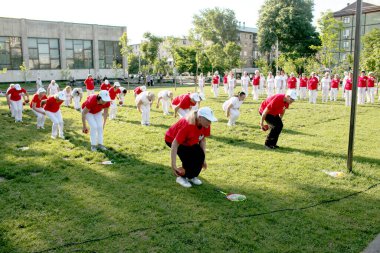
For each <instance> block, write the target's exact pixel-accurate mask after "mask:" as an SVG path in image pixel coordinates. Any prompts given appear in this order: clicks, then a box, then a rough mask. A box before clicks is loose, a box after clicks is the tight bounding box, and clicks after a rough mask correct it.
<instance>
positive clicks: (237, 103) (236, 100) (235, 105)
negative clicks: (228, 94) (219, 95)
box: [222, 97, 243, 111]
mask: <svg viewBox="0 0 380 253" xmlns="http://www.w3.org/2000/svg"><path fill="white" fill-rule="evenodd" d="M231 104H232V109H239V108H240V106H241V105H242V104H243V101H240V100H239V98H238V97H232V98H230V99H228V100H227V101H226V102H224V103H223V106H222V108H223V111H227V108H228V107H229V106H230V105H231Z"/></svg>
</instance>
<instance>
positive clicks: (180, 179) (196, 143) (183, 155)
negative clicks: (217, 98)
mask: <svg viewBox="0 0 380 253" xmlns="http://www.w3.org/2000/svg"><path fill="white" fill-rule="evenodd" d="M215 121H217V119H216V118H215V116H214V113H213V112H212V110H211V109H210V108H209V107H202V108H200V109H199V110H198V111H192V112H190V113H189V114H187V115H186V117H184V118H182V119H180V120H179V121H178V122H177V123H175V124H174V125H173V126H171V127H170V128H169V130H168V131H167V132H166V134H165V143H166V144H167V145H168V146H169V147H170V148H171V153H170V158H171V168H172V170H173V174H174V175H175V176H176V177H177V179H176V182H177V183H178V184H180V185H181V186H183V187H191V183H193V184H195V185H201V184H202V181H201V180H199V179H198V175H199V173H200V172H201V170H202V168H203V169H207V163H206V137H208V136H210V134H211V129H210V127H211V123H212V122H215ZM177 155H178V156H179V159H180V160H181V162H182V167H177ZM182 169H184V173H183V171H182Z"/></svg>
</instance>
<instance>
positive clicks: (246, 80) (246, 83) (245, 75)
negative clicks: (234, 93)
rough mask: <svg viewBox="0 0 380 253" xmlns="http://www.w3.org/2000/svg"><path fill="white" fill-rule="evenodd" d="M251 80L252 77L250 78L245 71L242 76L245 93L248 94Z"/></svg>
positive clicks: (242, 87)
mask: <svg viewBox="0 0 380 253" xmlns="http://www.w3.org/2000/svg"><path fill="white" fill-rule="evenodd" d="M250 80H251V79H250V78H249V76H248V74H247V71H244V73H243V76H242V77H241V89H242V91H244V93H245V94H248V85H249V81H250Z"/></svg>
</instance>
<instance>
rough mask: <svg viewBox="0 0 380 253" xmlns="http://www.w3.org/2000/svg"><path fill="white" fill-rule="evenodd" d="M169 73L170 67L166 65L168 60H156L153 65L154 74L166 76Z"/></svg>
mask: <svg viewBox="0 0 380 253" xmlns="http://www.w3.org/2000/svg"><path fill="white" fill-rule="evenodd" d="M169 71H170V66H169V64H168V59H167V58H166V57H164V58H162V59H158V60H156V62H155V63H154V72H155V73H163V74H168V73H169Z"/></svg>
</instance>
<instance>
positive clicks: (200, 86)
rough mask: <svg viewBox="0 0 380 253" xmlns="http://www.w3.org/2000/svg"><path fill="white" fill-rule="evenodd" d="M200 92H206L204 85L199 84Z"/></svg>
mask: <svg viewBox="0 0 380 253" xmlns="http://www.w3.org/2000/svg"><path fill="white" fill-rule="evenodd" d="M199 92H200V93H203V94H204V93H205V91H204V87H203V85H199Z"/></svg>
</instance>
